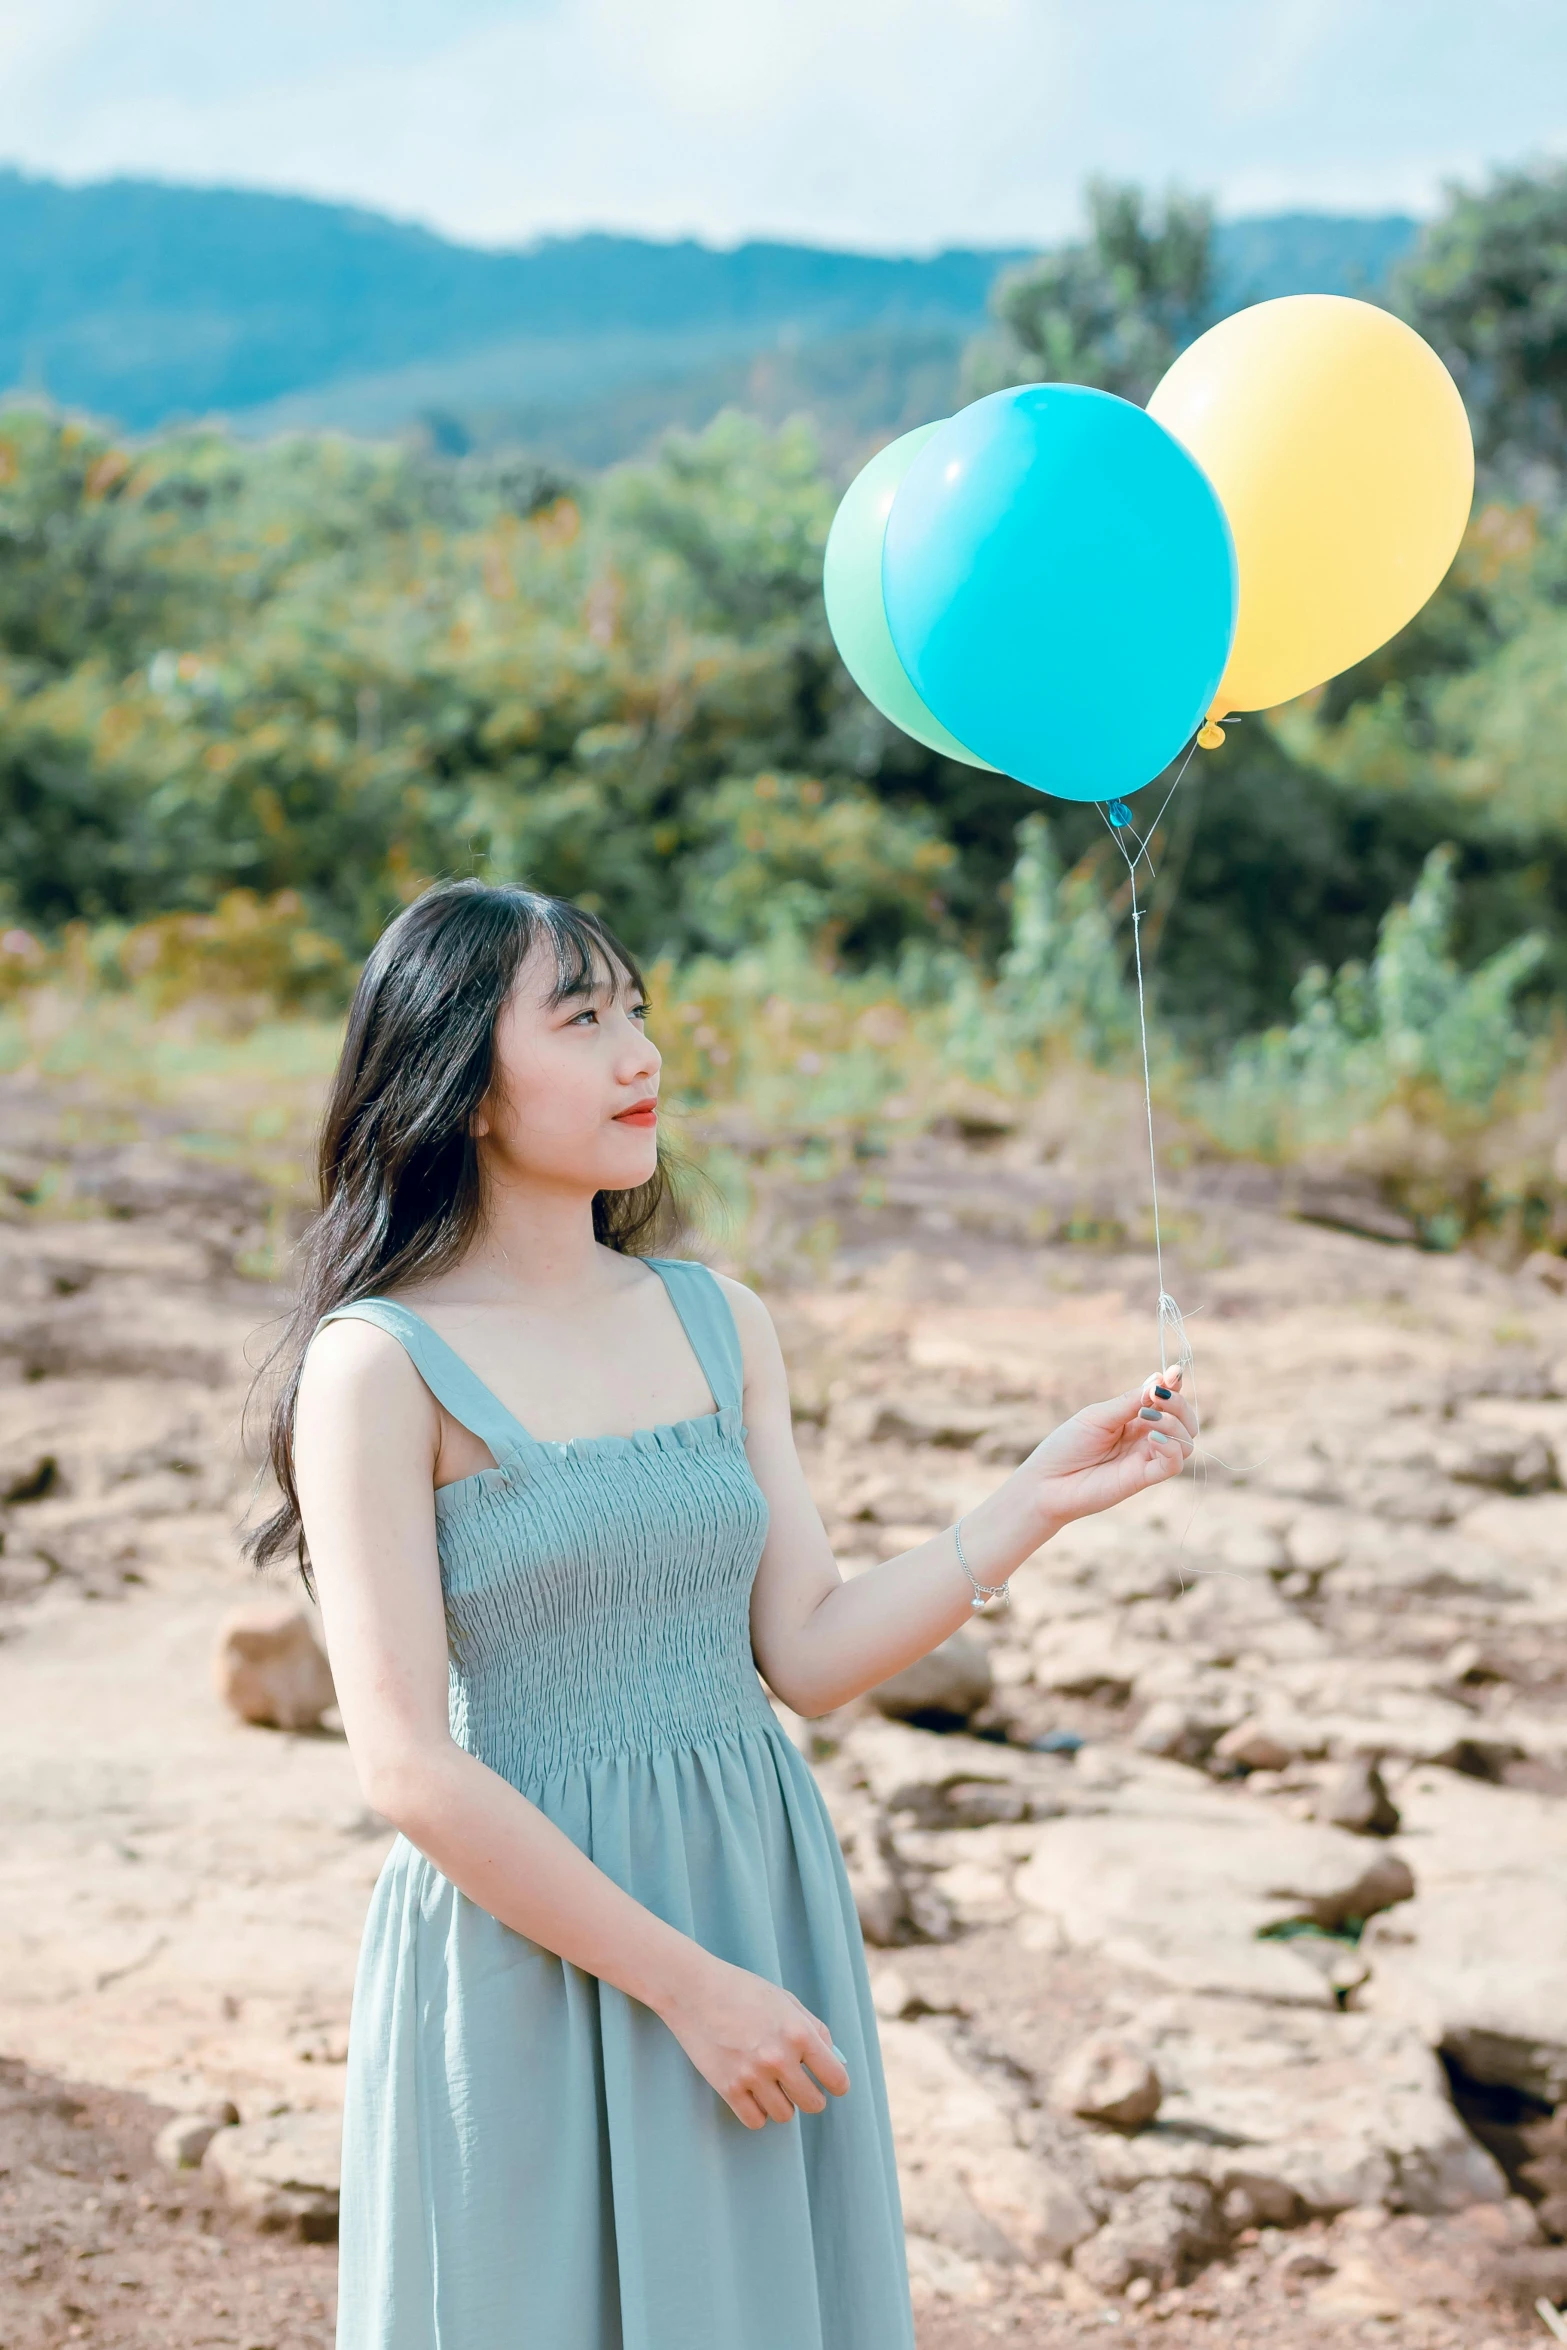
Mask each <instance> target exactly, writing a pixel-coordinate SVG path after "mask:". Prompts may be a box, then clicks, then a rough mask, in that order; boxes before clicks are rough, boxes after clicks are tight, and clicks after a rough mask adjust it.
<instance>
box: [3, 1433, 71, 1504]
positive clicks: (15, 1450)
mask: <svg viewBox="0 0 1567 2350" xmlns="http://www.w3.org/2000/svg"><path fill="white" fill-rule="evenodd" d="M60 1485H61V1478H60V1464H59V1461H58V1460H57V1459H56V1457H55V1455H54V1454H53V1453H52V1452H47V1451H45V1449H44V1447H43V1446H42V1445H40V1444H33V1443H25V1444H21V1445H17V1444H14V1443H12V1444H6V1445H4V1446H0V1507H4V1508H6V1509H15V1508H17V1507H18V1506H19V1505H20V1504H22V1503H25V1502H29V1501H42V1500H43V1498H44V1496H45V1494H55V1493H58V1492H59V1490H60Z"/></svg>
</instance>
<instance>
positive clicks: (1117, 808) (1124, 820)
mask: <svg viewBox="0 0 1567 2350" xmlns="http://www.w3.org/2000/svg"><path fill="white" fill-rule="evenodd" d="M1105 814H1106V815H1107V816H1108V817H1109V819H1110V821H1111V823H1112V824H1113V825H1115V826H1116V828H1117V830H1119V828H1120V827H1121V826H1122V825H1123V824H1130V823H1131V821H1132V811H1131V809H1130V808H1129V807H1128V806H1127V804H1126V802H1125V801H1124V800H1112V801H1111V802H1110V805H1109V806H1108V807H1107V808H1106V810H1105Z"/></svg>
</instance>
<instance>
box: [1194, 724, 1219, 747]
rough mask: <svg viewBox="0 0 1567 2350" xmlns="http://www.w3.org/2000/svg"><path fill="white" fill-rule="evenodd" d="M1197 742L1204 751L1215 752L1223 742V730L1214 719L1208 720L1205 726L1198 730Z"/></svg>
mask: <svg viewBox="0 0 1567 2350" xmlns="http://www.w3.org/2000/svg"><path fill="white" fill-rule="evenodd" d="M1197 740H1198V741H1199V742H1200V743H1201V745H1202V747H1203V749H1204V750H1205V751H1216V750H1217V749H1218V747H1219V745H1220V743H1222V742H1223V740H1224V729H1223V727H1222V726H1221V725H1220V724H1219V722H1218V720H1217V719H1216V718H1210V719H1209V721H1208V723H1207V725H1206V726H1204V727H1202V728H1200V729H1199V731H1198V735H1197Z"/></svg>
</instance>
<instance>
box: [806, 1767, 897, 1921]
mask: <svg viewBox="0 0 1567 2350" xmlns="http://www.w3.org/2000/svg"><path fill="white" fill-rule="evenodd" d="M816 1781H817V1784H818V1786H819V1787H820V1788H821V1791H822V1795H823V1797H824V1799H825V1801H826V1804H827V1809H828V1812H829V1813H830V1814H831V1817H832V1824H833V1830H834V1833H835V1834H836V1836H837V1838H838V1843H839V1845H840V1847H841V1849H842V1852H843V1861H844V1867H845V1869H846V1870H847V1871H848V1877H849V1889H850V1891H851V1892H852V1893H853V1895H854V1906H855V1910H856V1912H857V1914H858V1917H859V1921H860V1931H861V1933H862V1934H863V1935H864V1936H865V1939H866V1941H867V1942H870V1943H874V1944H876V1945H878V1946H879V1947H881V1948H886V1947H887V1946H888V1945H890V1944H892V1943H896V1942H907V1941H909V1940H910V1939H911V1938H912V1934H913V1921H912V1918H911V1916H910V1912H909V1901H908V1893H907V1889H906V1887H905V1885H904V1882H903V1877H902V1873H901V1871H900V1870H899V1868H898V1866H897V1862H896V1860H895V1858H894V1856H893V1853H892V1850H891V1847H890V1845H889V1843H888V1840H887V1830H886V1823H885V1821H884V1820H883V1818H882V1815H881V1813H880V1811H879V1810H878V1809H877V1807H876V1805H875V1804H874V1803H873V1802H872V1800H871V1798H870V1797H869V1796H868V1795H867V1794H866V1792H865V1790H864V1788H863V1787H859V1786H856V1785H855V1783H854V1781H853V1779H852V1778H851V1777H850V1775H849V1773H848V1772H847V1771H846V1770H845V1769H843V1768H842V1767H841V1766H839V1765H836V1764H833V1763H818V1764H817V1765H816Z"/></svg>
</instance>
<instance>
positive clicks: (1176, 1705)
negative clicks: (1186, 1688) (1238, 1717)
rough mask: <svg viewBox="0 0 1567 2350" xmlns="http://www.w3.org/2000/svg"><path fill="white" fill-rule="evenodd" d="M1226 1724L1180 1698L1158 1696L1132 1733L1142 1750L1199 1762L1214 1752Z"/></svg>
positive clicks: (1144, 1752) (1179, 1759)
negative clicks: (1211, 1719)
mask: <svg viewBox="0 0 1567 2350" xmlns="http://www.w3.org/2000/svg"><path fill="white" fill-rule="evenodd" d="M1222 1727H1223V1725H1222V1723H1219V1722H1214V1721H1210V1720H1207V1719H1205V1718H1204V1717H1203V1716H1202V1715H1201V1714H1199V1713H1197V1712H1195V1711H1194V1710H1193V1709H1192V1707H1190V1706H1187V1705H1183V1704H1182V1703H1181V1701H1180V1699H1179V1698H1175V1697H1161V1698H1157V1699H1156V1700H1155V1701H1154V1703H1153V1704H1152V1705H1151V1706H1150V1707H1149V1708H1148V1711H1147V1712H1146V1713H1145V1714H1144V1715H1143V1718H1142V1720H1141V1721H1140V1722H1139V1723H1138V1725H1137V1728H1136V1729H1135V1730H1134V1731H1133V1733H1132V1744H1133V1745H1134V1746H1135V1747H1136V1748H1137V1749H1138V1751H1139V1753H1141V1754H1162V1755H1164V1756H1166V1757H1167V1758H1168V1759H1169V1761H1171V1762H1180V1763H1193V1764H1195V1763H1200V1762H1202V1761H1203V1760H1204V1758H1205V1757H1206V1756H1207V1755H1209V1754H1211V1753H1212V1751H1213V1748H1214V1743H1215V1741H1216V1740H1217V1738H1218V1736H1219V1733H1220V1731H1221V1729H1222Z"/></svg>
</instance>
